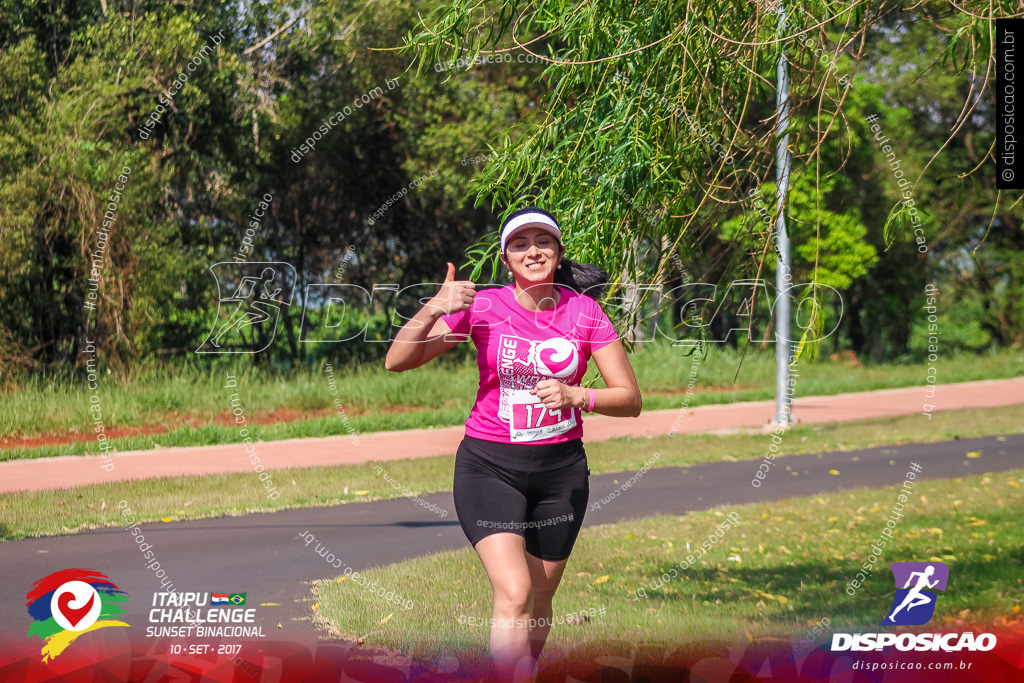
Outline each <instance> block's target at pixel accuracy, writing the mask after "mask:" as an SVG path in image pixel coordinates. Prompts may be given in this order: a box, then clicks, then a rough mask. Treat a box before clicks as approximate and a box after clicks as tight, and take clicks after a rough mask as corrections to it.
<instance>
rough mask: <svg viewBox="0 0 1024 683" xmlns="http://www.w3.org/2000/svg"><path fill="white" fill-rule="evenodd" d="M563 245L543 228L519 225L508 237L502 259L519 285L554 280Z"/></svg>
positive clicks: (524, 286) (525, 285) (522, 286)
mask: <svg viewBox="0 0 1024 683" xmlns="http://www.w3.org/2000/svg"><path fill="white" fill-rule="evenodd" d="M564 253H565V247H564V246H563V245H562V244H561V243H560V242H559V241H558V240H557V239H556V238H555V236H554V235H552V234H551V233H550V232H548V231H547V230H545V229H544V228H534V227H528V228H522V229H521V230H517V231H515V232H514V233H513V234H512V237H511V238H509V240H508V242H507V243H506V245H505V253H504V254H503V256H502V259H501V262H502V263H503V264H505V267H506V268H508V269H509V270H510V271H512V276H513V277H514V278H515V279H516V282H518V283H519V288H520V289H527V288H528V287H530V286H531V285H535V284H540V283H543V282H554V280H555V270H556V269H557V268H558V262H559V261H560V260H561V258H562V254H564Z"/></svg>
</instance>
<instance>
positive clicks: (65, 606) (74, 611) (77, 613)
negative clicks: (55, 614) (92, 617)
mask: <svg viewBox="0 0 1024 683" xmlns="http://www.w3.org/2000/svg"><path fill="white" fill-rule="evenodd" d="M77 597H78V596H76V595H75V594H74V593H70V592H69V593H61V594H60V595H59V596H58V597H57V609H59V610H60V613H61V614H62V615H64V618H65V619H67V620H68V623H70V624H71V625H72V626H78V624H79V622H81V621H82V619H85V618H86V617H87V616H88V615H89V612H90V611H91V610H92V604H93V603H94V602H95V601H96V594H95V593H92V594H91V595H89V601H88V602H86V603H85V607H78V608H75V607H72V606H71V602H72V601H73V600H75V599H76V598H77Z"/></svg>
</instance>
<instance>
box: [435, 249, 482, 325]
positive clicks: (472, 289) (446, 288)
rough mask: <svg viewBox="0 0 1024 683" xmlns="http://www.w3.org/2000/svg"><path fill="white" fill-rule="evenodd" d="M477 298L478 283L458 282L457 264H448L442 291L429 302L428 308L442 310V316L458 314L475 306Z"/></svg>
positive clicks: (469, 281) (470, 281)
mask: <svg viewBox="0 0 1024 683" xmlns="http://www.w3.org/2000/svg"><path fill="white" fill-rule="evenodd" d="M474 296H476V283H475V282H473V281H472V280H456V279H455V264H454V263H452V262H451V261H449V262H448V272H447V274H446V275H445V278H444V282H442V283H441V289H439V290H438V292H437V294H435V295H434V298H433V299H431V300H430V301H429V302H427V305H428V306H431V307H433V308H435V309H438V310H440V312H441V314H442V315H443V314H450V313H458V312H459V311H464V310H466V309H467V308H469V307H470V306H471V305H472V304H473V297H474Z"/></svg>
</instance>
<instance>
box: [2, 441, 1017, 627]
mask: <svg viewBox="0 0 1024 683" xmlns="http://www.w3.org/2000/svg"><path fill="white" fill-rule="evenodd" d="M765 439H766V443H767V442H768V435H765ZM968 451H978V452H980V453H981V457H979V458H967V457H966V454H967V452H968ZM911 462H916V463H918V464H919V465H920V467H921V472H920V473H919V474H918V477H919V478H923V479H943V478H950V477H961V476H967V475H972V474H981V473H986V472H999V471H1002V470H1008V469H1013V468H1024V434H1012V435H1007V436H1004V437H995V436H991V437H983V438H976V439H961V440H955V441H949V442H943V443H931V444H909V445H900V446H888V447H883V448H873V449H870V450H861V451H847V452H839V453H828V454H815V453H811V454H805V455H796V456H787V457H783V458H778V459H777V460H776V464H775V465H774V466H773V467H772V468H771V469H770V470H769V471H768V473H767V474H766V476H765V479H764V481H763V482H762V486H760V487H759V488H755V487H753V486H752V485H751V480H752V479H753V478H754V474H755V472H756V471H757V469H758V466H759V464H760V461H759V460H758V461H751V460H747V461H738V462H719V463H709V464H704V465H696V466H690V467H688V468H685V471H684V468H680V467H663V468H656V469H652V470H649V471H648V472H647V473H645V475H644V476H642V477H640V478H639V479H638V480H637V481H636V483H635V484H634V485H632V486H631V487H630V488H628V489H627V490H625V491H623V492H622V494H621V495H619V496H618V497H616V498H615V499H614V500H612V501H610V502H608V503H606V504H604V505H603V506H602V507H601V508H600V509H596V510H592V511H588V513H587V515H586V521H585V524H584V526H585V527H586V526H591V525H595V524H610V523H614V522H620V521H623V520H627V519H631V518H639V517H648V516H652V515H658V514H675V515H678V514H683V513H686V512H688V511H691V510H701V509H706V508H711V507H717V506H722V505H736V504H742V503H749V502H758V501H767V500H777V499H783V498H790V497H796V496H808V495H813V494H816V493H819V492H824V491H835V490H840V489H848V488H853V487H858V486H873V487H877V486H889V485H897V484H900V483H902V482H903V480H904V474H905V473H906V471H907V469H908V467H909V464H910V463H911ZM787 467H788V468H789V469H788V470H787ZM830 469H836V470H838V471H839V472H840V474H839V475H838V476H836V475H831V474H829V470H830ZM633 474H634V473H633V472H627V473H621V472H620V473H613V474H604V475H600V476H598V475H593V476H592V477H591V492H590V501H591V503H593V502H595V501H600V500H601V499H602V498H604V497H605V496H606V495H608V494H609V493H611V492H612V491H613V490H615V489H617V488H619V487H620V486H622V485H623V483H624V482H625V481H626V480H628V479H629V478H630V477H631V476H633ZM616 480H617V482H616ZM424 499H425V500H427V501H429V502H432V503H434V504H436V505H438V506H440V507H443V508H445V509H447V510H448V511H449V515H448V517H447V518H443V519H442V518H441V517H439V516H438V515H437V514H434V513H431V512H429V511H427V510H426V509H424V508H423V507H420V506H418V505H416V504H415V503H413V502H412V501H410V500H407V499H399V500H387V501H377V502H368V503H351V504H346V505H339V506H334V507H325V508H307V509H301V510H285V511H281V512H274V513H260V514H252V515H247V516H245V517H221V518H218V519H207V520H199V521H191V522H177V523H167V524H165V523H156V524H143V525H140V529H141V532H142V534H143V535H144V536H145V541H146V543H150V544H152V550H153V551H154V553H155V559H156V560H157V561H159V562H160V566H161V568H162V569H163V570H164V571H166V573H167V578H169V579H170V580H171V581H173V584H174V588H175V589H176V590H178V591H196V592H223V593H240V592H245V593H247V594H248V598H247V604H246V607H255V608H256V619H257V621H256V623H257V624H261V625H262V626H263V633H264V634H265V636H266V637H268V638H279V639H280V638H284V639H288V640H292V641H297V642H303V643H306V642H312V641H315V640H316V639H317V637H318V636H317V631H316V628H315V627H314V625H313V623H312V621H311V620H310V614H311V610H310V607H311V605H310V587H309V583H308V582H310V581H311V580H313V579H318V578H326V577H336V576H339V575H341V574H342V572H341V571H339V570H338V569H335V568H334V567H333V566H331V565H329V564H328V563H327V562H326V561H325V559H324V558H321V557H320V556H319V555H318V554H317V553H316V552H315V551H314V546H312V545H311V546H309V547H307V546H306V544H305V543H304V542H303V540H302V539H301V538H300V534H301V533H303V532H306V531H309V532H311V533H312V534H314V535H315V536H316V538H317V540H318V541H319V542H321V543H323V544H324V545H325V546H327V547H328V548H329V549H330V551H331V552H332V553H334V555H335V556H337V558H340V561H341V562H342V563H344V564H343V565H342V566H344V565H348V566H350V567H352V568H353V569H354V570H362V569H365V568H368V567H374V566H380V565H384V564H389V563H392V562H401V561H403V560H407V559H410V558H414V557H417V556H421V555H424V554H429V553H433V552H437V551H441V550H449V549H458V548H465V547H468V541H467V540H466V538H465V536H464V535H463V533H462V530H461V529H460V527H459V523H458V520H457V518H456V517H455V509H454V505H453V502H452V494H451V492H450V491H448V492H442V493H437V494H431V495H427V496H424ZM69 567H84V568H90V569H96V570H99V571H102V572H104V573H105V574H107V576H109V577H110V578H111V580H113V581H114V582H115V583H117V584H118V585H119V587H120V588H121V589H122V590H125V591H127V592H128V593H129V594H130V595H131V596H132V598H131V599H130V600H128V602H127V603H126V613H125V615H124V617H123V618H124V620H125V621H127V622H128V623H129V624H131V625H132V626H133V627H134V626H136V625H140V626H144V625H147V624H148V614H149V610H150V609H152V600H153V594H154V592H158V591H161V590H169V589H168V588H163V589H162V588H161V587H160V581H159V579H157V578H156V577H155V575H154V571H153V570H151V569H147V568H146V561H145V560H144V558H143V556H142V553H141V552H140V551H139V550H138V546H137V544H136V543H135V541H134V540H133V537H132V535H131V533H130V532H128V531H126V530H124V529H123V528H107V529H100V530H94V531H88V532H84V533H79V534H75V535H72V536H60V537H46V538H38V539H29V540H23V541H10V542H4V543H0V568H2V569H0V573H2V575H3V577H4V581H3V591H4V593H5V595H4V596H3V599H2V600H0V624H2V625H3V626H0V628H2V629H3V631H4V634H3V637H4V638H7V637H15V638H19V639H21V638H24V634H25V632H26V631H27V630H28V627H29V624H30V619H29V617H28V615H27V613H26V611H25V594H26V593H27V592H28V591H29V590H30V589H31V588H32V586H31V582H32V581H35V579H37V578H41V577H42V576H45V575H47V574H49V573H51V572H53V571H56V570H59V569H65V568H69ZM394 589H395V590H396V591H398V592H401V587H394ZM262 603H277V605H262ZM278 624H280V628H278ZM133 630H134V629H133Z"/></svg>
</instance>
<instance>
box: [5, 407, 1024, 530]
mask: <svg viewBox="0 0 1024 683" xmlns="http://www.w3.org/2000/svg"><path fill="white" fill-rule="evenodd" d="M1019 432H1024V414H1022V411H1021V410H1020V407H1019V406H1004V407H1001V408H983V409H972V410H960V411H948V412H938V413H933V417H932V419H931V420H926V419H924V418H922V417H921V416H920V415H906V416H902V417H886V418H875V419H870V420H859V421H854V422H837V423H829V424H819V425H796V426H793V427H791V428H790V429H789V430H787V431H786V433H785V434H784V435H783V437H782V443H781V444H780V455H795V454H800V453H807V452H822V451H823V452H829V451H841V450H853V449H859V448H871V447H873V446H882V445H895V444H899V443H911V442H924V443H929V442H935V441H948V440H951V439H953V438H955V437H961V438H966V437H970V436H985V435H990V434H1011V433H1019ZM769 443H770V440H769V438H768V434H767V433H764V432H758V431H755V432H754V433H741V434H727V435H716V434H680V435H676V436H671V437H670V436H661V437H654V438H637V439H635V438H623V439H613V440H610V441H602V442H595V443H588V444H586V449H587V458H588V460H589V462H590V469H591V472H592V473H593V474H604V473H607V472H624V473H627V476H629V475H631V474H632V473H633V472H635V471H637V470H639V469H640V468H641V467H643V466H644V464H645V463H646V462H648V461H649V460H651V459H652V458H654V456H655V455H657V456H658V457H657V459H656V460H655V461H654V463H653V464H654V465H655V466H656V467H668V466H684V467H685V466H687V465H695V464H698V463H702V462H718V461H723V460H755V459H758V458H761V457H763V456H764V454H765V451H766V449H767V447H768V444H769ZM454 460H455V458H454V455H450V456H439V457H432V458H410V459H404V460H393V461H387V462H385V463H364V464H359V465H344V466H335V467H310V468H298V469H285V470H272V471H271V474H272V476H273V482H274V485H275V486H276V487H277V489H278V490H279V491H280V493H281V496H280V498H278V499H277V500H276V501H271V500H267V499H266V497H265V496H264V495H263V492H264V489H263V487H262V485H261V484H260V482H259V481H258V480H257V478H256V477H255V475H253V474H252V473H250V472H245V473H237V474H214V475H203V476H192V477H167V478H160V479H145V480H140V481H124V482H111V483H106V484H93V485H89V486H80V487H75V488H70V489H61V490H54V491H33V492H21V493H7V494H3V495H0V519H2V520H3V522H2V525H0V538H2V539H5V540H7V539H17V538H25V537H33V536H45V535H60V534H72V533H77V532H78V531H81V530H83V529H89V528H95V527H97V526H104V525H118V524H120V515H119V514H118V511H117V509H116V508H117V502H118V501H120V500H127V501H128V502H129V505H130V506H131V508H132V512H133V514H134V516H135V519H136V520H138V521H147V522H155V521H160V520H162V519H166V520H168V521H177V520H185V519H205V518H211V517H218V516H221V515H243V514H247V513H250V512H259V511H264V512H265V511H272V510H279V509H285V508H302V507H318V506H325V505H336V504H341V503H350V502H353V501H366V500H380V499H386V498H397V497H399V496H400V494H399V491H398V490H396V489H395V488H393V487H392V486H390V485H389V484H388V483H387V481H386V480H385V479H384V478H383V477H382V476H380V475H378V474H377V472H376V471H375V469H374V468H375V467H376V466H377V465H380V466H381V467H382V468H383V470H384V472H385V473H386V474H387V475H388V476H390V477H391V478H393V479H394V480H396V481H398V482H399V483H400V485H401V486H402V487H403V488H405V487H408V488H409V489H410V490H412V491H413V492H414V493H416V494H417V495H424V494H427V493H431V492H436V491H450V490H451V484H452V468H453V467H454ZM409 504H410V505H414V503H413V502H411V501H410V503H409Z"/></svg>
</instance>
